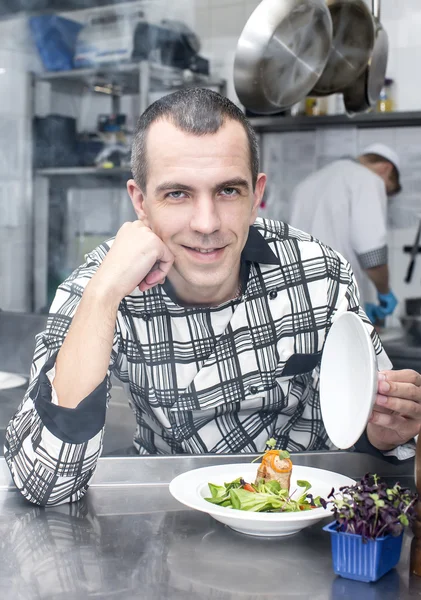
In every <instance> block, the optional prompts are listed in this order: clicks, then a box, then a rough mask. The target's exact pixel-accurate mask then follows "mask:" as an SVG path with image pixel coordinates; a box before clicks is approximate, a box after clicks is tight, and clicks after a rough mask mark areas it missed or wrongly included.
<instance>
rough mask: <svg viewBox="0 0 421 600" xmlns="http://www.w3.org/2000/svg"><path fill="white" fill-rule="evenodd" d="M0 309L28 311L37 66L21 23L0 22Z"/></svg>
mask: <svg viewBox="0 0 421 600" xmlns="http://www.w3.org/2000/svg"><path fill="white" fill-rule="evenodd" d="M0 40H1V42H0V85H1V87H2V89H3V90H4V91H6V93H3V95H2V102H1V103H0V140H1V142H0V309H3V310H17V311H24V310H29V309H30V305H29V299H30V293H29V292H30V285H31V272H30V253H31V245H30V240H31V215H32V187H31V186H32V173H31V114H30V110H31V106H30V94H29V90H30V79H29V75H28V71H29V70H37V69H39V68H40V63H39V60H38V57H37V56H36V53H34V49H33V47H32V44H31V43H30V41H29V32H28V28H27V23H26V19H25V18H22V17H20V18H16V19H12V20H10V21H9V20H8V21H5V22H0Z"/></svg>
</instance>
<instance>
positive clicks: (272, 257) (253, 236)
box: [241, 225, 280, 265]
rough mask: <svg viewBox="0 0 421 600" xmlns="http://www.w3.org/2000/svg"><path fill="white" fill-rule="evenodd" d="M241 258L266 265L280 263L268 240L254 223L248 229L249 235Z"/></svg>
mask: <svg viewBox="0 0 421 600" xmlns="http://www.w3.org/2000/svg"><path fill="white" fill-rule="evenodd" d="M241 258H242V260H245V261H247V262H253V263H263V264H266V265H279V264H280V261H279V258H278V257H277V256H276V254H275V253H274V252H273V251H272V250H271V249H270V246H269V244H268V242H267V241H266V240H265V238H264V237H263V235H262V234H261V233H260V231H259V230H258V229H257V228H256V227H254V225H252V226H251V227H250V229H249V235H248V238H247V242H246V245H245V246H244V248H243V252H242V255H241Z"/></svg>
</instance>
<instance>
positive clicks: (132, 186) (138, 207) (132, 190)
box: [127, 179, 147, 224]
mask: <svg viewBox="0 0 421 600" xmlns="http://www.w3.org/2000/svg"><path fill="white" fill-rule="evenodd" d="M127 192H128V194H129V196H130V200H131V201H132V204H133V208H134V211H135V213H136V215H137V218H138V219H140V220H141V221H143V222H144V223H145V224H147V216H146V213H145V195H144V193H143V192H142V190H141V189H140V187H139V186H138V185H137V183H136V182H135V180H134V179H129V181H128V182H127Z"/></svg>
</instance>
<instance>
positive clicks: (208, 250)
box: [190, 248, 221, 254]
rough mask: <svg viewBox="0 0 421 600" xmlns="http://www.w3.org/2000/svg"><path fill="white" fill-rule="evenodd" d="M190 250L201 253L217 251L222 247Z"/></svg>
mask: <svg viewBox="0 0 421 600" xmlns="http://www.w3.org/2000/svg"><path fill="white" fill-rule="evenodd" d="M190 250H195V251H196V252H200V253H201V254H209V253H210V252H216V251H217V250H221V248H190Z"/></svg>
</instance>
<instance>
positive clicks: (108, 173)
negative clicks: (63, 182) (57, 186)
mask: <svg viewBox="0 0 421 600" xmlns="http://www.w3.org/2000/svg"><path fill="white" fill-rule="evenodd" d="M130 173H131V171H130V168H129V167H113V168H112V169H101V168H98V167H50V168H48V169H36V170H35V174H36V175H38V176H41V177H63V176H66V177H68V176H71V175H75V176H77V175H84V176H85V175H93V176H94V177H119V178H120V177H121V176H122V175H130Z"/></svg>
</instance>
